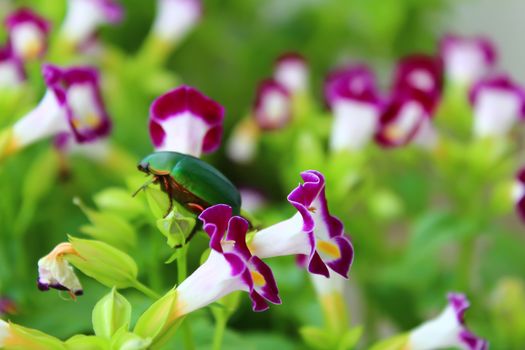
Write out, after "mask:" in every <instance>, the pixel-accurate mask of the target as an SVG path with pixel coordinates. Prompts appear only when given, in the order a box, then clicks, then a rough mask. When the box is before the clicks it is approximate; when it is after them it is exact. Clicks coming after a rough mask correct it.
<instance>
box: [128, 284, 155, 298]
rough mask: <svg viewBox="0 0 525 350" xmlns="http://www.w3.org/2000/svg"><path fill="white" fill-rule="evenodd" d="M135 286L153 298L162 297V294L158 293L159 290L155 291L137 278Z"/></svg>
mask: <svg viewBox="0 0 525 350" xmlns="http://www.w3.org/2000/svg"><path fill="white" fill-rule="evenodd" d="M133 288H135V289H136V290H138V291H140V292H142V293H144V295H146V296H148V297H150V298H151V299H155V300H156V299H160V295H159V294H157V292H155V291H153V290H152V289H150V288H149V287H147V286H145V285H144V284H142V283H140V282H139V281H137V280H136V281H134V283H133Z"/></svg>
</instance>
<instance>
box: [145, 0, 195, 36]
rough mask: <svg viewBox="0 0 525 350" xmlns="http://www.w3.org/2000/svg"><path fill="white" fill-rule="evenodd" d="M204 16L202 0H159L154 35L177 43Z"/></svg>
mask: <svg viewBox="0 0 525 350" xmlns="http://www.w3.org/2000/svg"><path fill="white" fill-rule="evenodd" d="M201 16H202V4H201V1H200V0H157V12H156V16H155V20H154V22H153V35H154V36H155V37H156V38H158V39H160V40H161V41H163V42H166V43H177V42H178V41H180V40H181V39H182V38H183V37H184V36H186V34H187V33H188V32H189V31H190V30H191V29H192V28H193V27H194V26H195V25H196V24H197V23H198V21H199V19H200V18H201Z"/></svg>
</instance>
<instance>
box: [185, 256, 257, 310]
mask: <svg viewBox="0 0 525 350" xmlns="http://www.w3.org/2000/svg"><path fill="white" fill-rule="evenodd" d="M236 290H247V287H246V285H245V284H244V283H243V282H242V280H241V279H240V278H239V277H232V275H231V266H230V264H229V263H228V262H227V261H226V259H225V258H224V257H223V255H222V254H221V253H218V252H216V251H214V250H212V251H211V253H210V256H209V257H208V260H206V262H205V263H204V264H202V265H201V266H200V267H199V268H198V269H197V270H195V271H194V272H193V273H192V274H191V275H190V276H189V277H188V278H186V279H185V280H184V281H183V282H182V283H181V284H180V285H179V286H178V287H177V289H176V291H177V304H178V305H177V307H178V308H179V310H178V314H179V315H186V314H188V313H190V312H192V311H194V310H197V309H200V308H202V307H205V306H207V305H209V304H211V303H213V302H215V301H217V300H218V299H220V298H222V297H223V296H225V295H227V294H230V293H232V292H234V291H236Z"/></svg>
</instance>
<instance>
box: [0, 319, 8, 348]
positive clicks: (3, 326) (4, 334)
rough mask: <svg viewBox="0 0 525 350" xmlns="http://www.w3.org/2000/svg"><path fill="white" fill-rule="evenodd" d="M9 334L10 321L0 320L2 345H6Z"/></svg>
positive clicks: (0, 343)
mask: <svg viewBox="0 0 525 350" xmlns="http://www.w3.org/2000/svg"><path fill="white" fill-rule="evenodd" d="M8 336H9V323H7V322H6V321H4V320H0V347H2V346H4V345H5V344H4V342H5V339H6V338H7V337H8Z"/></svg>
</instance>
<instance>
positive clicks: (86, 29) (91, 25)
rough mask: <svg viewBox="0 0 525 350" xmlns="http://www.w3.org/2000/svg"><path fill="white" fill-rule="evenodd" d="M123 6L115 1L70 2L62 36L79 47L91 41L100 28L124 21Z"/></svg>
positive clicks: (78, 0)
mask: <svg viewBox="0 0 525 350" xmlns="http://www.w3.org/2000/svg"><path fill="white" fill-rule="evenodd" d="M122 17H123V9H122V6H121V5H120V4H119V3H118V2H117V1H115V0H68V6H67V12H66V17H65V19H64V22H63V24H62V29H61V33H62V36H63V37H64V38H65V39H66V40H68V41H69V42H71V43H73V44H74V45H75V46H79V45H82V44H84V43H85V42H87V41H89V40H90V38H92V37H93V35H95V33H96V32H97V31H98V29H99V27H100V26H101V25H104V24H113V23H118V22H120V21H121V20H122Z"/></svg>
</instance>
